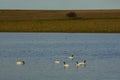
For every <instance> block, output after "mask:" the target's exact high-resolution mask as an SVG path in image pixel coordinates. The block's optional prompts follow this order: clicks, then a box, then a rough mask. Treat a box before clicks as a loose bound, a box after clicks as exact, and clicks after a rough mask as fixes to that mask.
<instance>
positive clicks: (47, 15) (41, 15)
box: [0, 10, 120, 33]
mask: <svg viewBox="0 0 120 80" xmlns="http://www.w3.org/2000/svg"><path fill="white" fill-rule="evenodd" d="M69 12H75V13H76V15H77V19H71V18H70V17H68V16H66V14H67V13H69ZM0 32H85V33H86V32H92V33H93V32H97V33H120V10H0Z"/></svg>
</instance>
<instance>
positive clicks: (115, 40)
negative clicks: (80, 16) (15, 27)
mask: <svg viewBox="0 0 120 80" xmlns="http://www.w3.org/2000/svg"><path fill="white" fill-rule="evenodd" d="M71 54H74V56H75V59H73V60H69V59H68V58H67V57H68V56H69V55H71ZM56 59H59V60H60V61H61V63H60V64H55V63H54V61H55V60H56ZM83 60H86V61H87V62H86V66H80V67H78V68H77V67H76V66H75V62H76V61H83ZM16 61H25V64H24V65H16ZM63 61H65V62H66V63H68V64H70V66H69V67H68V68H64V67H63ZM119 79H120V34H97V33H95V34H89V33H0V80H119Z"/></svg>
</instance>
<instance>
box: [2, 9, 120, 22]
mask: <svg viewBox="0 0 120 80" xmlns="http://www.w3.org/2000/svg"><path fill="white" fill-rule="evenodd" d="M69 12H75V13H76V14H77V17H78V18H83V19H86V18H120V10H0V20H41V19H42V20H43V19H69V17H67V16H66V14H67V13H69Z"/></svg>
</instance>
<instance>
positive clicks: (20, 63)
mask: <svg viewBox="0 0 120 80" xmlns="http://www.w3.org/2000/svg"><path fill="white" fill-rule="evenodd" d="M16 64H17V65H24V64H25V61H17V62H16Z"/></svg>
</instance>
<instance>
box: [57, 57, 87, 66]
mask: <svg viewBox="0 0 120 80" xmlns="http://www.w3.org/2000/svg"><path fill="white" fill-rule="evenodd" d="M74 58H75V57H74V55H71V56H68V59H70V60H73V59H74ZM60 63H61V61H60V60H58V59H57V60H55V64H60ZM75 65H76V67H80V66H82V65H86V60H84V61H80V62H78V61H76V63H75ZM63 66H64V67H69V66H70V64H68V63H66V62H65V61H64V62H63Z"/></svg>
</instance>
